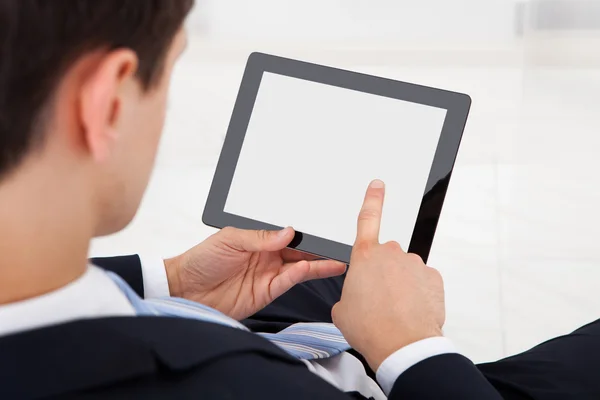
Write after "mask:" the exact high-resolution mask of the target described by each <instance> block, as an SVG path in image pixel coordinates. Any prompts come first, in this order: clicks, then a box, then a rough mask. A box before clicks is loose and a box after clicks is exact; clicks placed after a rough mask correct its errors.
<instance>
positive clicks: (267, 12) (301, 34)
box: [193, 0, 516, 43]
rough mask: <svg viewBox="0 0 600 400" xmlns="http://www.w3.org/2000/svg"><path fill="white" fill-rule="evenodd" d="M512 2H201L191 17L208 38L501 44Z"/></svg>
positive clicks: (510, 26)
mask: <svg viewBox="0 0 600 400" xmlns="http://www.w3.org/2000/svg"><path fill="white" fill-rule="evenodd" d="M515 3H516V1H515V0H453V1H448V0H303V1H282V0H252V1H247V0H203V1H200V2H199V3H198V6H197V8H196V10H195V14H194V15H193V21H194V25H196V27H197V29H200V30H202V31H203V32H207V33H208V34H209V37H210V38H211V39H220V40H223V39H224V40H254V39H262V40H272V41H280V40H285V41H290V40H292V41H307V40H308V41H319V42H322V41H350V40H359V41H368V40H384V41H393V42H400V43H402V42H412V41H418V42H422V41H427V42H449V41H450V42H459V41H460V42H463V43H471V42H473V43H485V42H502V41H509V40H512V39H513V38H514V33H515V25H514V23H515Z"/></svg>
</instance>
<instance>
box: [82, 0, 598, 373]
mask: <svg viewBox="0 0 600 400" xmlns="http://www.w3.org/2000/svg"><path fill="white" fill-rule="evenodd" d="M189 32H190V40H189V42H190V43H189V48H188V50H187V52H186V53H185V55H184V57H183V59H182V61H181V63H180V64H179V66H178V67H177V70H176V72H175V76H174V81H173V87H172V92H171V101H170V109H169V116H168V122H167V126H166V132H165V136H164V139H163V142H162V145H161V149H160V154H159V157H158V161H157V168H156V171H155V173H154V175H153V178H152V182H151V185H150V188H149V190H148V193H147V195H146V197H145V199H144V202H143V205H142V208H141V210H140V213H139V214H138V216H137V218H136V220H135V221H134V223H133V224H132V225H131V226H130V227H129V228H128V229H127V230H126V231H124V232H122V233H120V234H118V235H115V236H112V237H108V238H103V239H99V240H96V241H95V242H94V243H93V246H92V250H91V253H92V255H115V254H130V253H143V254H147V255H149V256H157V257H169V256H172V255H176V254H179V253H181V252H183V251H185V250H187V249H188V248H190V247H191V246H193V245H194V244H197V243H198V242H200V241H202V240H203V239H205V238H206V237H207V236H208V235H210V234H212V233H213V232H214V230H213V229H211V228H208V227H205V226H204V225H203V224H202V221H201V215H202V211H203V208H204V202H205V200H206V196H207V194H208V190H209V186H210V182H211V180H212V174H213V172H214V168H215V165H216V161H217V159H218V156H219V152H220V149H221V145H222V141H223V138H224V135H225V132H226V130H227V126H228V123H229V118H230V116H231V111H232V108H233V104H234V101H235V98H236V95H237V90H238V87H239V83H240V80H241V77H242V73H243V69H244V66H245V62H246V59H247V57H248V55H249V54H250V53H251V52H252V51H262V52H267V53H273V54H277V55H282V56H287V57H291V58H298V59H303V60H307V61H312V62H317V63H322V64H327V65H331V66H335V67H341V68H346V69H352V70H355V71H360V72H365V73H370V74H376V75H380V76H385V77H389V78H393V79H399V80H403V81H409V82H414V83H419V84H424V85H429V86H436V87H440V88H445V89H450V90H456V91H459V92H464V93H468V94H470V95H471V97H472V98H473V108H472V112H471V116H470V119H469V122H468V125H467V129H466V131H465V135H464V140H463V145H462V148H461V151H460V153H459V157H458V160H457V164H456V169H455V173H454V176H453V180H452V182H451V184H450V189H449V192H448V196H447V198H446V204H445V207H444V210H443V212H442V217H441V220H440V225H439V228H438V231H437V235H436V239H435V243H434V245H433V249H432V254H431V258H430V260H429V261H430V262H429V264H430V265H431V266H433V267H436V268H438V269H439V270H440V271H441V272H442V274H443V276H444V279H445V281H446V291H447V307H448V322H447V325H446V334H447V335H448V336H449V337H450V338H452V339H453V340H454V341H455V342H456V344H457V345H458V346H459V348H460V349H461V350H462V351H463V352H464V353H465V354H466V355H467V356H469V357H471V358H472V359H473V360H474V361H476V362H481V361H488V360H494V359H497V358H500V357H503V356H506V355H510V354H514V353H517V352H520V351H523V350H525V349H527V348H529V347H531V346H533V345H535V344H537V343H539V342H541V341H543V340H546V339H549V338H551V337H554V336H557V335H560V334H564V333H568V332H569V331H571V330H573V329H575V328H577V327H579V326H580V325H583V324H585V323H587V322H591V321H592V320H595V319H597V318H600V253H599V252H598V246H597V244H596V241H597V240H598V239H600V224H599V222H600V211H598V207H599V206H598V204H600V177H599V176H598V172H599V171H600V158H599V157H598V156H597V155H598V153H599V152H600V112H598V111H597V110H598V108H599V107H600V1H592V0H531V1H526V0H523V1H516V0H419V1H416V0H304V1H302V2H300V1H282V0H253V1H251V2H249V1H246V0H197V6H196V8H195V10H194V13H193V15H192V16H191V18H190V20H189ZM309 157H310V155H309V154H307V158H309Z"/></svg>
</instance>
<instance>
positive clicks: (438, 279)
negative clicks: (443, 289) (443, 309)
mask: <svg viewBox="0 0 600 400" xmlns="http://www.w3.org/2000/svg"><path fill="white" fill-rule="evenodd" d="M428 271H429V275H430V276H431V279H433V280H434V282H435V283H437V284H439V285H442V286H443V285H444V277H443V276H442V274H441V273H440V271H438V270H437V269H435V268H431V267H428Z"/></svg>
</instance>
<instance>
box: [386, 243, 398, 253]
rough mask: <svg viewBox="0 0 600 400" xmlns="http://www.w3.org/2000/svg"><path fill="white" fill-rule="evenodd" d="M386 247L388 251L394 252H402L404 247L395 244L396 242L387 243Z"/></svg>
mask: <svg viewBox="0 0 600 400" xmlns="http://www.w3.org/2000/svg"><path fill="white" fill-rule="evenodd" d="M384 246H385V247H386V248H387V249H388V250H391V251H394V252H402V246H401V245H400V243H398V242H395V241H391V242H387V243H386V244H385V245H384Z"/></svg>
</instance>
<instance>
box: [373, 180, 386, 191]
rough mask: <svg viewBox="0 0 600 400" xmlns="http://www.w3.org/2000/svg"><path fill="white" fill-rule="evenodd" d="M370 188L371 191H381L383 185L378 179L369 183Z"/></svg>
mask: <svg viewBox="0 0 600 400" xmlns="http://www.w3.org/2000/svg"><path fill="white" fill-rule="evenodd" d="M371 187H372V188H373V189H383V188H384V187H385V183H383V181H381V180H379V179H375V180H374V181H373V182H371Z"/></svg>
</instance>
